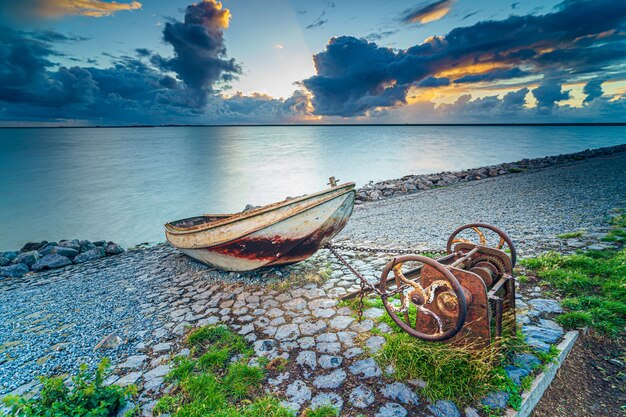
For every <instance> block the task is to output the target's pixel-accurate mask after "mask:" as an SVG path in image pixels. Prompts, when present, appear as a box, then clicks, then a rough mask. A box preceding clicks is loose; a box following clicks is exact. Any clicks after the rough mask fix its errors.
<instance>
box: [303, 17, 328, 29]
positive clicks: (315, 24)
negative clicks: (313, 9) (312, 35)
mask: <svg viewBox="0 0 626 417" xmlns="http://www.w3.org/2000/svg"><path fill="white" fill-rule="evenodd" d="M326 23H328V20H326V19H317V20H316V21H315V22H313V23H311V24H310V25H306V26H305V28H306V29H314V28H319V27H322V26H324V25H325V24H326Z"/></svg>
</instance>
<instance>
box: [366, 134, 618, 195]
mask: <svg viewBox="0 0 626 417" xmlns="http://www.w3.org/2000/svg"><path fill="white" fill-rule="evenodd" d="M620 152H626V145H617V146H611V147H607V148H599V149H587V150H585V151H582V152H577V153H572V154H565V155H557V156H546V157H544V158H535V159H522V160H521V161H517V162H508V163H502V164H498V165H490V166H485V167H481V168H474V169H466V170H465V171H456V172H440V173H438V174H430V175H407V176H404V177H402V178H399V179H394V180H387V181H381V182H377V183H374V182H370V183H369V184H366V185H365V186H364V187H363V188H361V189H359V190H358V191H357V197H356V204H363V203H364V202H366V201H376V200H382V199H384V198H388V197H392V196H398V195H403V194H413V193H416V192H419V191H424V190H430V189H432V188H438V187H446V186H449V185H454V184H458V183H463V182H469V181H478V180H483V179H485V178H493V177H499V176H502V175H509V174H517V173H521V172H526V171H530V170H535V169H541V168H547V167H550V166H555V165H563V164H567V163H571V162H575V161H582V160H584V159H588V158H597V157H601V156H608V155H612V154H616V153H620Z"/></svg>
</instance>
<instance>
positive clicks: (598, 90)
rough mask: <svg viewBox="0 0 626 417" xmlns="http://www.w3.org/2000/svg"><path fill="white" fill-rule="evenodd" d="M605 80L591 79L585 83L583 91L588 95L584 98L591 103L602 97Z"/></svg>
mask: <svg viewBox="0 0 626 417" xmlns="http://www.w3.org/2000/svg"><path fill="white" fill-rule="evenodd" d="M604 81H606V80H602V79H600V80H591V81H589V82H588V83H587V84H585V87H584V88H583V93H584V94H586V95H587V96H586V97H585V99H584V100H583V101H584V102H585V103H589V102H591V101H593V100H595V99H597V98H598V97H602V94H603V91H602V83H604Z"/></svg>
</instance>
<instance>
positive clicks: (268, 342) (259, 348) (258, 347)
mask: <svg viewBox="0 0 626 417" xmlns="http://www.w3.org/2000/svg"><path fill="white" fill-rule="evenodd" d="M253 347H254V353H256V355H257V356H269V355H271V354H273V353H274V352H276V341H275V340H273V339H263V340H257V341H256V342H254V345H253Z"/></svg>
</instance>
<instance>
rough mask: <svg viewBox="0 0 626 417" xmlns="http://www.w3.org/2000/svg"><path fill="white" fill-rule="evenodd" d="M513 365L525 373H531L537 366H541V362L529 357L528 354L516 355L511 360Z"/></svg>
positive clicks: (532, 356)
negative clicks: (525, 371)
mask: <svg viewBox="0 0 626 417" xmlns="http://www.w3.org/2000/svg"><path fill="white" fill-rule="evenodd" d="M513 364H514V365H515V366H518V367H520V368H522V369H525V370H527V371H532V370H533V369H535V368H536V367H538V366H539V365H541V361H540V360H539V358H537V357H536V356H535V355H531V354H530V353H523V354H521V355H516V356H515V358H514V359H513Z"/></svg>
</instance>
